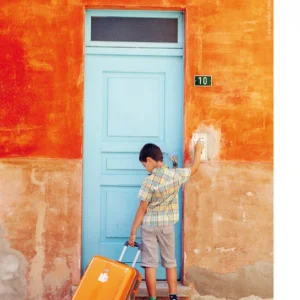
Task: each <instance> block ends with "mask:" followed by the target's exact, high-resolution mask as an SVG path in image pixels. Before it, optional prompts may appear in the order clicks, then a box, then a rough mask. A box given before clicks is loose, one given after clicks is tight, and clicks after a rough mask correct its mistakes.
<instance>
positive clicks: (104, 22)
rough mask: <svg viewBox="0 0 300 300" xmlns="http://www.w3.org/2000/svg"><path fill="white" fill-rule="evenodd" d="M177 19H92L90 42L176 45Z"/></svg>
mask: <svg viewBox="0 0 300 300" xmlns="http://www.w3.org/2000/svg"><path fill="white" fill-rule="evenodd" d="M177 23H178V19H176V18H175V19H162V18H126V17H92V24H91V39H92V41H105V42H149V43H177V31H178V29H177V28H178V24H177Z"/></svg>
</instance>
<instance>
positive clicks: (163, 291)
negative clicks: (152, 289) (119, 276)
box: [138, 281, 191, 299]
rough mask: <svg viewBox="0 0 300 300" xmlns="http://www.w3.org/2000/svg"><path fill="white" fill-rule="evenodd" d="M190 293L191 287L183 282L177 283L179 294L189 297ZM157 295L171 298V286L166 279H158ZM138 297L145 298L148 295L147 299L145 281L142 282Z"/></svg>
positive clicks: (182, 296)
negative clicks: (169, 286)
mask: <svg viewBox="0 0 300 300" xmlns="http://www.w3.org/2000/svg"><path fill="white" fill-rule="evenodd" d="M190 294H191V288H190V287H189V286H185V285H183V284H182V283H181V282H178V283H177V296H179V297H181V298H183V299H184V298H187V297H189V296H190ZM156 295H157V296H158V297H162V298H161V299H164V297H166V299H169V298H168V297H169V288H168V284H167V282H166V281H158V282H157V283H156ZM138 297H140V298H142V299H143V297H146V299H147V297H148V293H147V287H146V282H145V281H142V283H141V285H140V289H139V292H138Z"/></svg>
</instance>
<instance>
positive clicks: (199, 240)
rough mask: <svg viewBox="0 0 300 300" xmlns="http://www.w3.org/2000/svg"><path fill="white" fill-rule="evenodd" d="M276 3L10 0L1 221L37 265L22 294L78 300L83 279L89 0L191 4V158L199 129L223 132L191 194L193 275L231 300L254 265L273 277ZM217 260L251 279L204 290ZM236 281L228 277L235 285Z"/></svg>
mask: <svg viewBox="0 0 300 300" xmlns="http://www.w3.org/2000/svg"><path fill="white" fill-rule="evenodd" d="M272 6H273V3H272V1H270V0H266V1H260V0H251V1H245V0H242V1H235V0H211V1H207V0H174V1H169V0H167V1H165V0H164V1H163V0H151V1H150V0H139V1H135V0H109V1H108V0H102V1H96V0H32V1H27V0H14V1H2V2H1V3H0V44H1V47H0V157H1V160H0V196H1V197H0V220H1V221H0V224H1V226H2V227H3V228H4V229H5V231H6V235H5V237H4V235H3V239H1V237H0V242H2V243H6V248H5V249H10V250H11V251H18V253H19V256H18V257H19V259H20V261H21V262H23V263H24V266H25V265H26V264H27V266H28V268H27V273H26V279H27V283H28V284H27V285H26V286H25V287H24V289H25V291H24V290H22V291H20V295H21V293H23V294H24V293H26V294H27V297H28V299H67V297H68V291H69V288H70V286H71V284H76V283H77V282H78V280H79V270H80V243H81V236H80V235H81V198H82V196H81V188H82V186H81V182H82V169H81V168H82V143H83V136H82V135H83V88H84V44H83V39H84V11H85V8H86V7H94V8H99V9H100V8H122V9H153V10H154V9H166V10H182V11H184V12H185V99H184V101H185V115H184V135H185V140H184V143H185V164H186V165H189V164H190V162H191V155H190V139H191V136H192V133H193V132H195V131H197V130H201V129H203V128H204V129H208V130H209V131H210V132H211V133H212V136H213V137H214V139H215V141H214V143H213V144H212V147H214V153H213V155H212V159H211V161H210V162H208V163H204V164H202V169H201V171H199V174H197V177H196V178H195V179H193V181H192V182H190V183H189V184H187V187H186V191H185V199H186V201H185V204H184V237H185V238H184V251H185V253H184V257H185V258H184V270H185V281H186V283H187V284H189V283H193V286H194V289H195V293H199V294H201V293H202V292H203V294H205V293H206V292H207V293H208V294H211V295H213V296H215V297H219V298H222V297H233V298H232V299H238V298H239V297H245V296H247V295H248V293H251V289H252V288H251V286H250V287H249V285H247V284H248V283H247V282H245V280H244V279H239V278H240V277H239V274H240V273H239V272H240V270H242V269H241V268H243V267H244V266H246V265H250V266H253V268H254V271H253V270H252V269H251V270H250V271H249V270H248V269H247V270H246V271H243V272H244V273H243V274H245V272H246V274H248V276H249V278H250V279H249V281H251V280H252V279H251V278H260V277H259V276H258V275H257V274H265V273H264V271H261V272H260V271H259V270H262V269H263V270H266V268H264V267H263V266H264V265H262V264H260V261H263V262H264V263H270V264H272V261H273V252H272V251H273V250H272V249H273V240H272V234H273V232H272V221H273V216H272V205H273V204H272V200H273V196H272V178H273V169H272V167H273V165H272V163H273V37H272V31H273V29H272V10H273V8H272ZM195 74H211V75H212V76H213V86H212V87H211V88H200V87H194V81H193V80H194V79H193V76H194V75H195ZM195 207H196V208H197V210H195ZM258 216H259V217H258ZM69 220H73V221H72V224H71V223H70V222H69ZM74 220H76V222H75V221H74ZM195 222H200V223H199V224H198V223H197V224H198V226H196V227H195V226H194V225H193V224H195ZM57 224H59V226H57ZM192 225H193V226H192ZM216 228H217V229H216ZM0 229H1V228H0ZM258 233H259V234H260V238H259V239H256V238H255V237H256V236H257V234H258ZM245 236H247V237H248V238H245ZM191 240H192V243H190V241H191ZM250 241H251V242H250ZM0 249H1V247H0ZM5 253H8V250H7V251H6V252H5ZM0 255H1V253H0ZM256 263H258V265H257V264H256ZM197 268H199V269H197ZM205 269H208V270H209V272H212V274H213V277H216V276H218V275H217V274H219V273H220V274H223V275H224V276H226V273H229V272H233V274H235V275H236V278H238V281H237V282H239V283H240V284H237V286H240V287H241V288H240V289H237V290H235V291H233V294H229V295H227V294H226V292H224V291H223V289H222V286H218V284H216V285H214V287H215V290H216V291H217V292H216V293H215V294H213V293H212V292H211V289H210V290H209V291H207V290H205V287H204V288H203V283H202V282H197V278H198V277H199V276H198V275H199V274H202V275H203V274H204V275H203V276H204V277H205V272H204V271H203V270H205ZM251 272H252V273H251ZM253 272H254V273H253ZM255 272H256V273H255ZM266 272H267V275H268V276H269V277H270V278H271V277H272V275H271V273H270V271H269V269H268V271H266ZM212 274H208V275H207V276H210V278H212ZM253 274H254V275H253ZM223 275H222V276H223ZM203 276H202V278H203ZM57 278H60V279H57ZM241 278H244V277H243V276H242V275H241ZM264 278H265V277H264ZM0 280H1V279H0ZM228 280H229V281H230V280H231V279H228V278H227V277H226V278H225V277H221V279H220V278H216V282H217V283H220V282H223V283H224V285H225V286H228V282H229V281H228ZM242 280H243V282H242ZM246 281H247V280H246ZM260 282H263V281H262V280H260ZM211 284H213V283H211ZM208 285H209V284H208ZM261 285H262V286H261V288H256V289H255V288H253V289H252V290H253V294H256V295H258V296H260V297H265V298H266V297H270V296H272V295H271V294H272V292H270V289H271V288H270V285H269V281H268V282H267V283H265V284H264V283H261ZM204 286H207V284H204ZM245 286H246V287H247V288H248V290H249V291H248V290H247V288H245ZM245 290H247V292H245ZM64 297H66V298H64ZM234 297H235V298H234Z"/></svg>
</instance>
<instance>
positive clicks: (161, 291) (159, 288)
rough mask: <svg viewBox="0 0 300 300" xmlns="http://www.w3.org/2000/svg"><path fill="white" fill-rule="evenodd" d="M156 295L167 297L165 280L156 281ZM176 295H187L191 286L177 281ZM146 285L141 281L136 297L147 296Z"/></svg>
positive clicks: (73, 289)
mask: <svg viewBox="0 0 300 300" xmlns="http://www.w3.org/2000/svg"><path fill="white" fill-rule="evenodd" d="M76 288H77V285H73V286H72V295H73V294H74V292H75V290H76ZM156 295H157V297H168V296H169V289H168V284H167V282H166V281H157V283H156ZM177 295H178V297H183V298H185V297H189V296H190V295H191V288H190V287H189V286H185V285H183V284H182V283H181V282H178V283H177ZM147 296H148V294H147V287H146V282H145V281H142V283H141V285H140V288H139V291H138V294H137V297H142V298H143V297H147Z"/></svg>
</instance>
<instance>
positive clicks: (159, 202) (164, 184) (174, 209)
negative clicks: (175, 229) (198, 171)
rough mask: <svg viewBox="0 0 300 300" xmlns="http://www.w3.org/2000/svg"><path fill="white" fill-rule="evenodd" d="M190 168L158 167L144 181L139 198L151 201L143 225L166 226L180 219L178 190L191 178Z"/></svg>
mask: <svg viewBox="0 0 300 300" xmlns="http://www.w3.org/2000/svg"><path fill="white" fill-rule="evenodd" d="M190 175H191V170H190V169H189V168H176V169H169V168H168V167H166V166H164V167H162V168H157V169H154V170H153V171H152V173H151V174H150V175H149V176H148V177H146V178H145V179H144V181H143V183H142V186H141V188H140V191H139V193H138V198H139V200H141V201H147V202H149V205H148V209H147V212H146V214H145V216H144V219H143V222H142V224H143V225H147V226H165V225H172V224H175V223H176V222H178V220H179V205H178V192H179V189H180V187H181V186H182V184H184V183H185V182H187V181H188V180H189V178H190Z"/></svg>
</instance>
